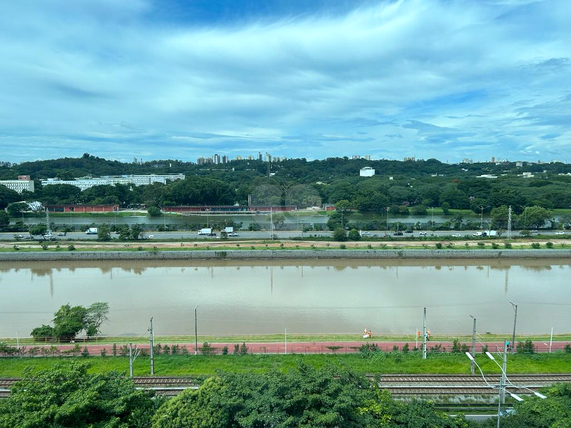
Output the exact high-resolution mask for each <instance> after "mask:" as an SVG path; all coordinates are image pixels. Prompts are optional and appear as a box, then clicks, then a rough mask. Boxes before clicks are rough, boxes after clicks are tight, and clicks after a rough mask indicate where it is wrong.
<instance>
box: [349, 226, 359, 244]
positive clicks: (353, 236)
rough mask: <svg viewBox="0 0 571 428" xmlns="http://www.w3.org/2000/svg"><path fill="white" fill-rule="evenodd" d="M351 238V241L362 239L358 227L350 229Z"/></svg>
mask: <svg viewBox="0 0 571 428" xmlns="http://www.w3.org/2000/svg"><path fill="white" fill-rule="evenodd" d="M349 239H350V240H351V241H359V240H360V239H361V234H360V233H359V231H358V230H357V229H351V230H350V231H349Z"/></svg>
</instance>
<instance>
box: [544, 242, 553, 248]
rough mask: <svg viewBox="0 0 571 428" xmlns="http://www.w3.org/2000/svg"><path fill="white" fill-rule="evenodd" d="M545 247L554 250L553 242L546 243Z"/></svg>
mask: <svg viewBox="0 0 571 428" xmlns="http://www.w3.org/2000/svg"><path fill="white" fill-rule="evenodd" d="M545 246H546V247H547V248H553V242H546V243H545Z"/></svg>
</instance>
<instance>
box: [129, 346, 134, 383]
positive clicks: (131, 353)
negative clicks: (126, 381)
mask: <svg viewBox="0 0 571 428" xmlns="http://www.w3.org/2000/svg"><path fill="white" fill-rule="evenodd" d="M129 376H131V377H133V342H129Z"/></svg>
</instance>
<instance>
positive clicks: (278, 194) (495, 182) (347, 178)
mask: <svg viewBox="0 0 571 428" xmlns="http://www.w3.org/2000/svg"><path fill="white" fill-rule="evenodd" d="M365 166H370V167H372V168H374V169H375V170H376V175H375V176H373V177H360V176H359V170H360V168H362V167H365ZM152 173H156V174H163V173H184V174H185V175H186V179H185V180H182V181H175V182H170V183H168V184H166V185H165V184H153V185H150V186H139V187H135V186H125V185H116V186H96V187H93V188H90V189H88V190H86V191H83V192H81V191H80V190H79V189H78V188H77V187H75V186H71V185H65V184H60V185H49V186H43V187H42V185H41V183H40V180H41V179H45V178H53V177H58V178H61V179H72V178H79V177H86V176H94V177H97V176H103V175H126V174H152ZM523 173H528V175H530V174H531V175H533V176H532V177H530V176H528V177H523V176H522V174H523ZM567 174H571V165H568V164H562V163H550V164H530V163H524V164H523V165H522V166H516V164H515V163H497V164H496V163H474V164H446V163H442V162H439V161H437V160H435V159H429V160H426V161H425V160H417V161H402V162H401V161H390V160H376V161H367V160H364V159H348V158H328V159H325V160H315V161H306V160H305V159H291V160H284V161H280V162H274V163H269V162H264V161H259V160H238V161H231V162H229V163H226V164H219V165H215V164H206V165H197V164H194V163H189V162H181V161H176V160H163V161H152V162H145V163H139V162H133V163H121V162H117V161H109V160H105V159H101V158H97V157H94V156H91V155H89V154H84V155H83V156H82V157H81V158H77V159H72V158H64V159H56V160H46V161H36V162H25V163H22V164H18V165H6V164H5V165H3V166H0V179H15V178H16V177H17V176H18V175H30V176H31V177H32V179H34V180H35V185H36V186H35V187H36V191H35V192H34V193H29V192H24V193H23V194H22V195H18V194H16V193H15V192H12V191H9V190H8V189H6V188H5V187H4V186H0V208H6V207H7V206H8V205H9V204H11V203H13V202H17V201H21V200H25V201H40V202H42V203H44V204H71V203H74V204H78V203H80V204H111V203H112V204H119V205H121V206H122V207H128V206H133V205H144V206H158V207H161V206H172V205H234V204H240V205H246V204H248V201H249V198H250V201H251V203H252V204H255V205H269V204H271V205H295V206H297V207H299V208H305V207H308V206H320V205H323V204H332V205H333V204H338V203H339V202H340V201H343V202H345V201H346V202H347V203H348V207H349V208H350V209H352V210H358V211H360V212H371V213H378V214H382V213H385V212H386V211H387V209H389V210H390V211H391V212H394V213H400V214H407V213H410V214H426V212H427V209H429V208H431V207H441V208H442V209H444V210H448V209H471V210H473V211H474V212H475V213H478V214H481V213H489V212H491V211H492V210H493V209H494V208H500V207H508V206H511V207H512V209H513V212H514V214H520V213H522V212H523V211H524V209H525V208H526V207H531V206H537V207H541V208H544V209H547V210H551V209H555V208H570V207H571V186H569V184H570V183H571V175H567ZM480 175H487V176H495V177H496V178H485V177H479V176H480Z"/></svg>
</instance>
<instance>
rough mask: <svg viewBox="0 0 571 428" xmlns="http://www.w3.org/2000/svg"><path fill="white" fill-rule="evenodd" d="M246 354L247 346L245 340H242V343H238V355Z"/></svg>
mask: <svg viewBox="0 0 571 428" xmlns="http://www.w3.org/2000/svg"><path fill="white" fill-rule="evenodd" d="M246 354H248V347H247V346H246V343H245V342H242V345H240V355H246Z"/></svg>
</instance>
